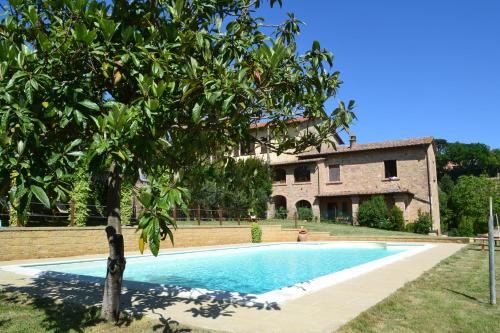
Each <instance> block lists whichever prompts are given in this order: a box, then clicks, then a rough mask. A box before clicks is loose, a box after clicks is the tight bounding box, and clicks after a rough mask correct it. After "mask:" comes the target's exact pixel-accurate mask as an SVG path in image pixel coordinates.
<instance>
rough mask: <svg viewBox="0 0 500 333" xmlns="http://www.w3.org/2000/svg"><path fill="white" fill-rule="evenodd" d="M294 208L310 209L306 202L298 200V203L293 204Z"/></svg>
mask: <svg viewBox="0 0 500 333" xmlns="http://www.w3.org/2000/svg"><path fill="white" fill-rule="evenodd" d="M295 207H297V209H299V208H311V203H310V202H309V201H307V200H300V201H297V203H296V204H295Z"/></svg>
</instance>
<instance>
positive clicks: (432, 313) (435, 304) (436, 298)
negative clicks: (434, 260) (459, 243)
mask: <svg viewBox="0 0 500 333" xmlns="http://www.w3.org/2000/svg"><path fill="white" fill-rule="evenodd" d="M495 259H496V267H497V269H496V276H497V277H498V278H499V279H500V250H497V251H496V256H495ZM488 286H489V284H488V255H487V252H481V250H480V248H479V247H478V246H474V245H469V246H467V247H466V248H464V249H462V250H461V251H459V252H458V253H457V254H455V255H453V256H451V257H450V258H448V259H446V260H444V261H442V262H441V263H440V264H438V265H437V266H436V267H434V268H433V269H431V270H430V271H429V272H426V273H424V275H422V276H421V277H420V278H419V279H417V280H415V281H413V282H410V283H408V284H407V285H406V286H404V287H403V288H401V289H400V290H398V291H397V292H396V293H395V294H393V295H392V296H390V297H388V298H386V299H385V300H384V301H382V302H380V303H379V304H377V305H375V306H373V307H371V308H370V309H368V310H367V311H365V312H363V313H362V314H360V315H359V316H358V317H357V318H355V319H354V320H352V321H350V322H349V323H347V324H346V325H345V326H344V327H342V328H341V329H340V330H339V331H338V332H340V333H354V332H363V333H375V332H384V333H386V332H394V333H395V332H398V333H400V332H415V333H417V332H422V333H424V332H425V333H428V332H464V333H465V332H471V333H474V332H500V306H499V305H497V306H492V305H490V304H489V289H488ZM499 288H500V283H498V280H497V290H498V289H499ZM499 301H500V299H499Z"/></svg>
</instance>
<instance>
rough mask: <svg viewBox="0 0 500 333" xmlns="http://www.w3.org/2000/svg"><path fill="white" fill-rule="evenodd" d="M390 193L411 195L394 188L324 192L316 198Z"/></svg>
mask: <svg viewBox="0 0 500 333" xmlns="http://www.w3.org/2000/svg"><path fill="white" fill-rule="evenodd" d="M391 193H409V194H412V193H411V192H410V191H409V190H408V189H404V188H396V189H380V190H366V191H363V190H360V191H336V192H325V193H320V194H318V195H317V196H318V197H345V196H350V195H374V194H391Z"/></svg>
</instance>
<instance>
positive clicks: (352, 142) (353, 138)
mask: <svg viewBox="0 0 500 333" xmlns="http://www.w3.org/2000/svg"><path fill="white" fill-rule="evenodd" d="M355 144H356V134H351V135H350V136H349V148H352V147H353V146H354V145H355Z"/></svg>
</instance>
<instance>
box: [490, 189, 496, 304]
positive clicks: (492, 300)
mask: <svg viewBox="0 0 500 333" xmlns="http://www.w3.org/2000/svg"><path fill="white" fill-rule="evenodd" d="M494 232H495V230H494V228H493V201H492V199H491V197H490V217H489V219H488V252H489V259H490V262H489V264H490V265H489V266H490V304H497V291H496V285H495V284H496V279H495V239H494V235H493V233H494Z"/></svg>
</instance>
